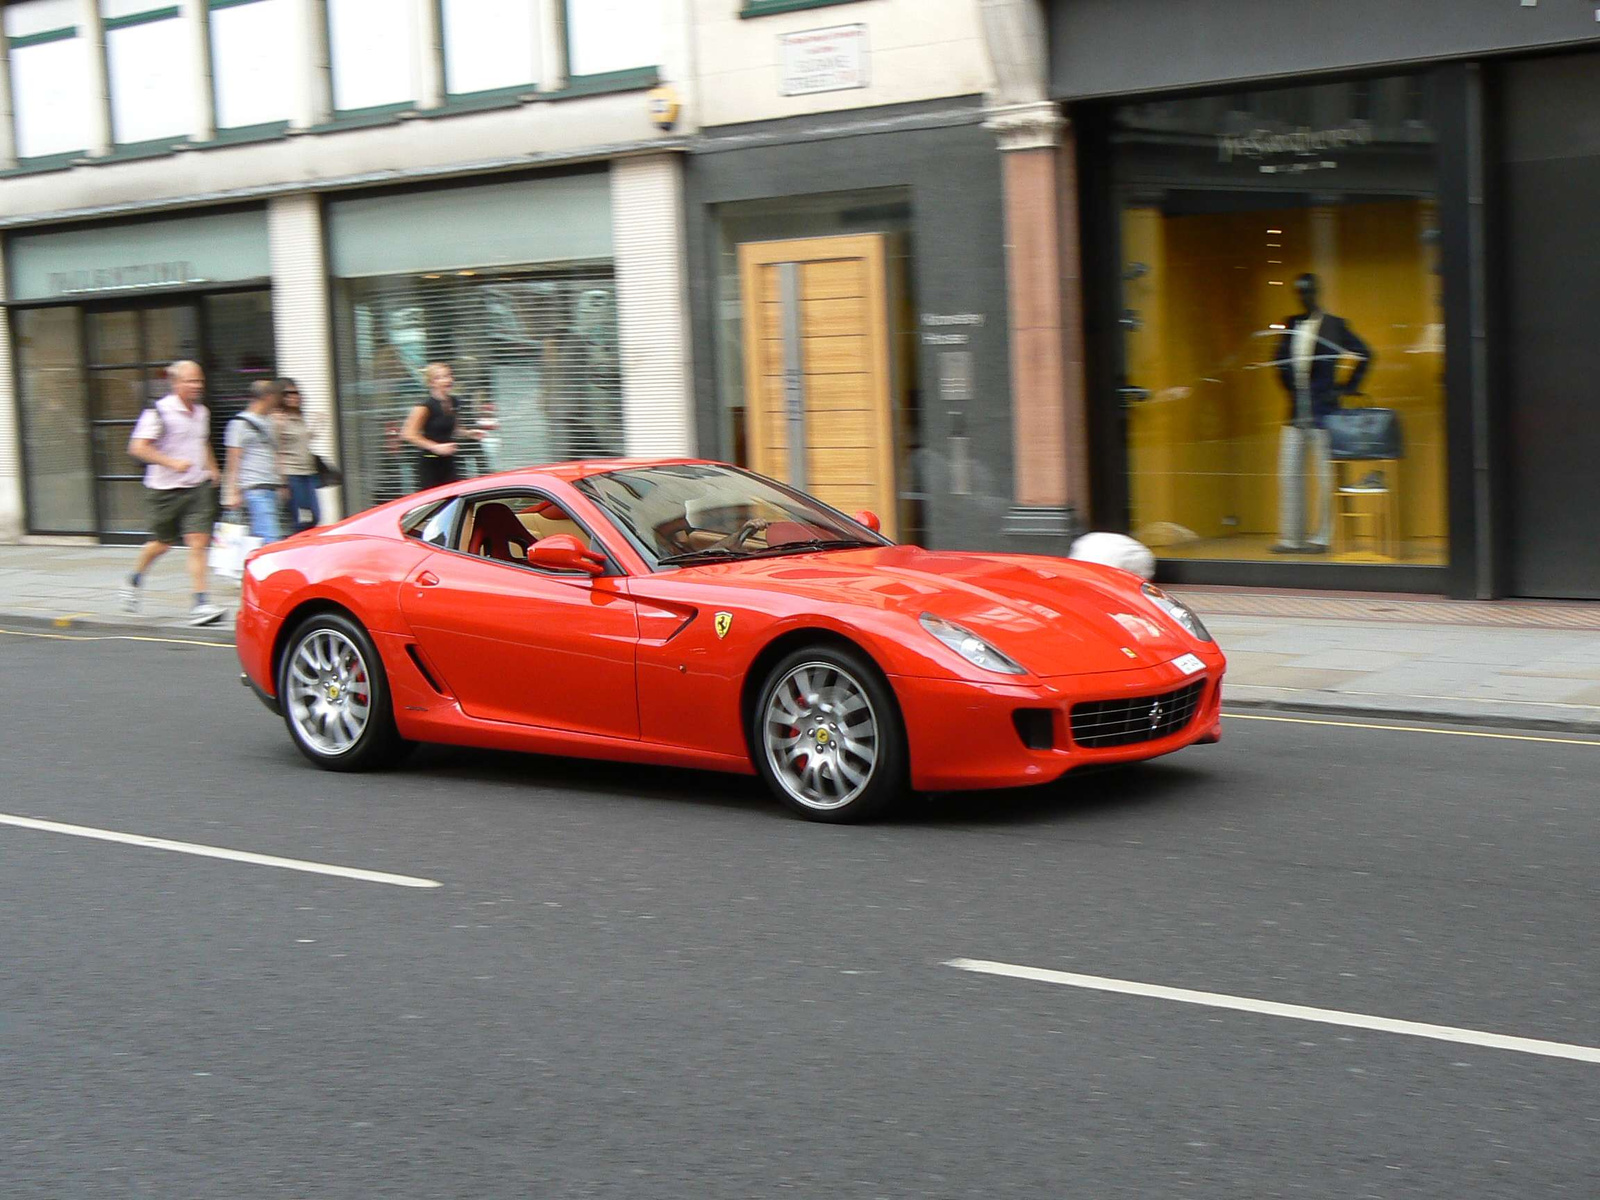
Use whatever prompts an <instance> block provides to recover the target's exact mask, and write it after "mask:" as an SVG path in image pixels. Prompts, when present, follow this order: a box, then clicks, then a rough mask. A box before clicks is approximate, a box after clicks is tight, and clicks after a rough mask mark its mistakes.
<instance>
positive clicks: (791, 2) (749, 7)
mask: <svg viewBox="0 0 1600 1200" xmlns="http://www.w3.org/2000/svg"><path fill="white" fill-rule="evenodd" d="M858 2H859V0H744V2H743V4H742V5H741V7H740V9H739V19H740V20H741V21H748V20H750V19H751V18H753V17H770V16H775V15H776V14H778V13H789V12H804V11H805V10H806V9H808V8H832V7H833V6H835V5H837V4H856V3H858Z"/></svg>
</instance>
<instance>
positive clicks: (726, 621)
mask: <svg viewBox="0 0 1600 1200" xmlns="http://www.w3.org/2000/svg"><path fill="white" fill-rule="evenodd" d="M712 626H713V628H715V629H716V631H717V636H718V637H719V638H725V637H727V636H728V630H730V629H732V628H733V614H732V613H727V612H721V613H718V614H717V615H716V617H715V618H714V619H713V621H712Z"/></svg>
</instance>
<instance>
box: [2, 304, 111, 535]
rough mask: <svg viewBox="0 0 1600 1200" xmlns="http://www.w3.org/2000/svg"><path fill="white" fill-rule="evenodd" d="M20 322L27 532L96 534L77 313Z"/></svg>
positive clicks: (54, 311)
mask: <svg viewBox="0 0 1600 1200" xmlns="http://www.w3.org/2000/svg"><path fill="white" fill-rule="evenodd" d="M14 321H15V324H14V325H13V329H14V330H15V332H16V348H17V385H18V387H17V402H18V408H19V409H20V411H21V416H22V432H23V453H24V462H25V464H26V467H27V478H28V484H27V492H28V528H29V529H30V530H32V531H33V532H35V533H91V532H93V530H94V477H93V474H92V473H91V471H90V468H89V451H88V444H89V425H88V421H87V420H86V418H85V414H84V407H83V353H82V346H81V342H80V337H81V335H80V333H79V325H78V310H77V309H75V308H32V309H22V310H19V311H18V312H17V314H16V316H15V318H14Z"/></svg>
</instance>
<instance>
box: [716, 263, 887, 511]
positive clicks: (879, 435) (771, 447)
mask: <svg viewBox="0 0 1600 1200" xmlns="http://www.w3.org/2000/svg"><path fill="white" fill-rule="evenodd" d="M886 258H887V256H886V254H885V238H884V236H883V235H882V234H862V235H858V236H852V237H823V238H801V239H798V240H795V241H784V242H747V243H745V244H744V245H742V246H740V247H739V274H740V283H741V292H742V295H743V314H744V348H745V356H744V373H745V403H746V406H747V408H746V414H747V416H746V419H747V443H748V446H749V452H750V465H751V467H752V468H753V469H754V470H756V471H758V472H760V473H761V474H763V475H768V476H771V477H772V478H774V479H781V480H783V481H784V482H786V483H791V484H793V485H794V486H796V487H799V488H802V489H804V490H805V491H807V492H810V493H811V494H812V495H814V496H816V497H817V498H818V499H819V500H822V501H823V502H825V503H827V504H831V505H833V506H834V507H835V508H838V509H841V510H843V511H844V512H846V513H855V512H858V511H859V510H861V509H863V508H869V509H871V510H872V511H873V512H875V513H877V514H878V517H879V519H880V520H881V521H882V522H883V532H884V533H885V534H886V535H887V536H889V537H894V536H896V532H897V529H896V527H897V524H898V521H897V516H898V513H897V509H898V499H897V498H898V492H897V489H896V485H895V442H894V415H893V412H892V406H891V402H890V396H891V386H890V385H891V379H890V359H889V329H888V301H887V287H886V277H885V272H886Z"/></svg>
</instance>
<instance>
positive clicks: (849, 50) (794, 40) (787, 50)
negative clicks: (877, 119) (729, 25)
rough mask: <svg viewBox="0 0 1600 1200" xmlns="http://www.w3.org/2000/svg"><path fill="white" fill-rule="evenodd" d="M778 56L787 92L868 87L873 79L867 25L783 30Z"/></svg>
mask: <svg viewBox="0 0 1600 1200" xmlns="http://www.w3.org/2000/svg"><path fill="white" fill-rule="evenodd" d="M778 57H779V62H780V63H781V65H782V68H783V83H782V94H783V95H785V96H808V95H810V94H811V93H812V92H839V91H843V90H845V89H846V88H864V87H866V86H867V84H868V83H869V82H870V79H869V74H870V72H869V70H868V57H867V27H866V26H865V25H836V26H834V27H833V28H832V29H808V30H806V31H805V32H804V33H785V34H781V35H779V37H778Z"/></svg>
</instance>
